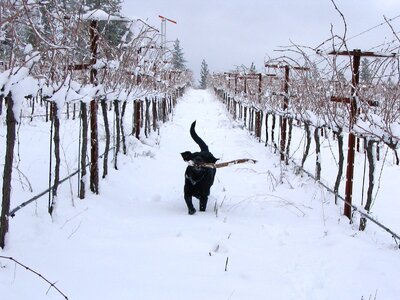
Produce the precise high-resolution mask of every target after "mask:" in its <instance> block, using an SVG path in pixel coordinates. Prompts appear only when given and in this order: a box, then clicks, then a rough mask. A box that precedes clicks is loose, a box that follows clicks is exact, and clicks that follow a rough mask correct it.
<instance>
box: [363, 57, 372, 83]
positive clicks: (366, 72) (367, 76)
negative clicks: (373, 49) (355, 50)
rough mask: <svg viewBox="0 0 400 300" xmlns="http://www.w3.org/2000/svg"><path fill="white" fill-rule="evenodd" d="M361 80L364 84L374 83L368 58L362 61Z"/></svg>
mask: <svg viewBox="0 0 400 300" xmlns="http://www.w3.org/2000/svg"><path fill="white" fill-rule="evenodd" d="M360 79H361V82H363V83H371V82H372V72H371V70H370V67H369V63H368V59H367V58H363V59H362V60H361V71H360Z"/></svg>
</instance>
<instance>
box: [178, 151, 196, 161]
mask: <svg viewBox="0 0 400 300" xmlns="http://www.w3.org/2000/svg"><path fill="white" fill-rule="evenodd" d="M181 155H182V158H183V160H184V161H189V160H192V158H193V154H192V152H190V151H185V152H182V153H181Z"/></svg>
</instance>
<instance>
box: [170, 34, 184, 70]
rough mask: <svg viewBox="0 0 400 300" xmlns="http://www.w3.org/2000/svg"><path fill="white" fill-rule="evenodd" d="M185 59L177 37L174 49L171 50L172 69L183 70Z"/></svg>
mask: <svg viewBox="0 0 400 300" xmlns="http://www.w3.org/2000/svg"><path fill="white" fill-rule="evenodd" d="M185 63H186V60H185V59H184V58H183V52H182V48H181V45H180V42H179V40H178V39H176V40H175V42H174V49H173V50H172V65H173V67H174V69H177V70H185V69H186V66H185Z"/></svg>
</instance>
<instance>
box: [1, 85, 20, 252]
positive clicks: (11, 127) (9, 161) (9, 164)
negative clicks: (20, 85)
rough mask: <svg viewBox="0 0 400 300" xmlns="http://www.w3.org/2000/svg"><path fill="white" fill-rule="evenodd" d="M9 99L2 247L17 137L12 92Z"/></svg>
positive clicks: (5, 231)
mask: <svg viewBox="0 0 400 300" xmlns="http://www.w3.org/2000/svg"><path fill="white" fill-rule="evenodd" d="M6 101H7V116H6V123H7V144H6V155H5V162H4V172H3V188H2V192H3V198H2V204H1V216H0V248H2V249H4V246H5V237H6V234H7V232H8V226H9V222H8V219H9V216H8V214H9V212H10V199H11V180H12V170H13V161H14V146H15V139H16V124H17V121H16V119H15V116H14V112H13V106H14V101H13V99H12V95H11V92H10V93H9V94H8V95H7V97H6Z"/></svg>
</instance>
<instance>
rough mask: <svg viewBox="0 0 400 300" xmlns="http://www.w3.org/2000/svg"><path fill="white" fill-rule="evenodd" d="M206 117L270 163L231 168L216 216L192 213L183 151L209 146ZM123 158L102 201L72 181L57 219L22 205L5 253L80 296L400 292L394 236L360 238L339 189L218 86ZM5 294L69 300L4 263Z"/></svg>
mask: <svg viewBox="0 0 400 300" xmlns="http://www.w3.org/2000/svg"><path fill="white" fill-rule="evenodd" d="M194 120H197V127H196V130H197V132H198V134H199V136H200V137H202V138H203V139H204V140H205V142H206V143H207V144H208V145H209V148H210V151H211V152H212V153H213V154H214V156H216V157H218V158H220V161H230V160H233V159H237V158H253V159H256V160H258V163H257V164H254V165H253V164H242V165H236V166H231V167H228V168H222V169H218V170H217V175H216V180H215V183H214V186H213V187H212V190H211V197H210V200H209V205H208V209H207V211H206V212H197V213H196V214H195V215H193V216H190V215H188V214H187V208H186V205H185V202H184V200H183V184H184V171H185V167H186V163H185V162H184V161H183V160H182V158H181V156H180V152H183V151H186V150H189V151H197V150H198V146H197V145H196V144H195V143H194V141H193V140H192V139H191V137H190V135H189V127H190V124H191V123H192V122H193V121H194ZM65 128H68V127H64V130H66V129H65ZM65 136H68V134H66V135H65ZM26 138H27V137H26ZM36 139H38V136H36ZM32 141H33V140H32ZM32 143H33V142H32ZM34 149H35V147H32V150H31V151H34ZM38 155H39V153H38ZM43 156H44V154H43ZM119 160H120V166H119V170H118V171H116V170H113V169H111V170H110V175H109V176H108V178H106V179H105V180H102V182H101V192H100V195H99V196H96V195H92V194H90V193H88V197H87V199H85V200H78V199H74V206H73V205H72V201H71V195H70V193H71V189H70V186H69V184H68V183H65V184H63V185H62V186H61V188H60V192H59V198H58V202H59V204H58V206H57V211H56V215H55V217H54V219H53V220H52V219H51V218H50V216H49V215H48V214H47V210H46V205H47V203H46V201H47V200H46V199H45V198H43V199H40V200H38V201H37V203H35V204H31V205H30V206H28V207H26V208H24V209H23V210H21V211H20V212H19V213H18V215H17V216H16V217H15V218H13V219H12V220H11V222H10V232H9V234H8V239H7V246H6V248H5V249H4V250H2V251H1V250H0V255H3V256H12V257H14V258H15V259H17V260H19V261H20V262H22V263H25V264H26V265H28V266H29V267H31V268H32V269H34V270H36V271H38V272H39V273H41V274H42V275H43V276H45V277H46V278H48V279H49V280H50V281H52V282H57V283H56V286H57V287H58V288H59V289H60V290H61V291H62V292H63V293H65V295H67V296H68V298H69V299H70V300H88V299H99V300H100V299H118V300H124V299H140V300H145V299H149V300H150V299H171V300H177V299H191V300H195V299H202V300H204V299H218V300H220V299H246V300H247V299H253V300H255V299H296V300H301V299H304V300H311V299H318V300H321V299H332V300H337V299H351V300H357V299H358V300H359V299H375V298H376V299H378V300H379V299H382V300H383V299H384V300H391V299H393V300H394V299H398V297H399V295H400V285H399V284H398V282H399V281H398V276H399V274H400V273H399V272H400V271H399V270H400V257H399V255H400V252H399V250H397V249H396V247H395V243H394V241H393V240H392V239H391V237H390V236H389V235H388V234H387V233H385V232H383V231H382V230H380V229H379V228H377V227H374V226H368V227H367V230H366V231H365V232H359V231H358V230H357V229H356V228H353V227H352V225H349V222H348V220H347V219H346V218H345V217H343V216H341V214H340V212H341V210H342V208H341V207H339V206H336V205H334V204H333V197H332V195H330V194H329V193H327V192H326V191H325V190H324V189H322V188H321V187H319V186H318V185H317V184H315V182H313V181H312V180H311V179H309V178H307V177H300V176H295V175H294V174H293V171H292V169H291V167H290V166H289V167H283V166H281V164H280V163H279V157H278V156H277V155H276V154H273V152H272V151H271V150H270V149H269V148H268V147H265V146H264V145H263V144H262V143H258V142H257V141H256V140H255V139H254V138H253V137H252V136H250V135H249V134H248V132H247V131H246V130H245V129H242V128H241V126H239V125H238V124H235V123H234V122H232V120H231V119H230V117H229V116H228V114H227V112H226V110H225V108H224V106H223V105H222V104H221V103H220V102H218V101H217V100H216V98H215V96H214V95H213V94H212V93H211V92H209V91H201V90H189V91H188V92H187V93H186V94H185V95H184V96H183V97H182V99H180V101H179V103H178V105H177V107H176V110H175V112H174V115H173V117H172V119H171V121H170V122H168V123H166V124H165V125H163V126H162V127H161V128H160V135H159V136H158V135H156V134H153V137H151V138H149V139H147V140H145V141H143V143H140V142H135V140H134V139H131V140H130V147H129V155H127V156H120V158H119ZM36 164H39V165H40V161H39V162H36ZM43 168H47V164H43ZM44 174H46V172H44ZM42 180H44V179H42ZM44 182H45V180H44ZM14 196H15V194H14ZM13 199H15V197H14V198H13ZM13 201H14V204H18V203H20V202H22V201H23V199H17V200H13ZM195 203H196V206H197V203H198V202H197V200H196V199H195ZM375 296H376V297H375ZM0 299H7V300H22V299H23V300H26V299H29V300H33V299H62V296H61V295H60V294H58V293H57V292H56V291H55V290H54V289H50V290H49V286H48V284H46V283H45V282H44V281H43V280H41V279H40V278H39V277H37V276H35V275H34V274H32V273H31V272H28V271H26V270H24V269H23V268H21V267H19V266H16V265H15V264H14V263H13V262H11V261H8V260H4V259H0Z"/></svg>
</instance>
